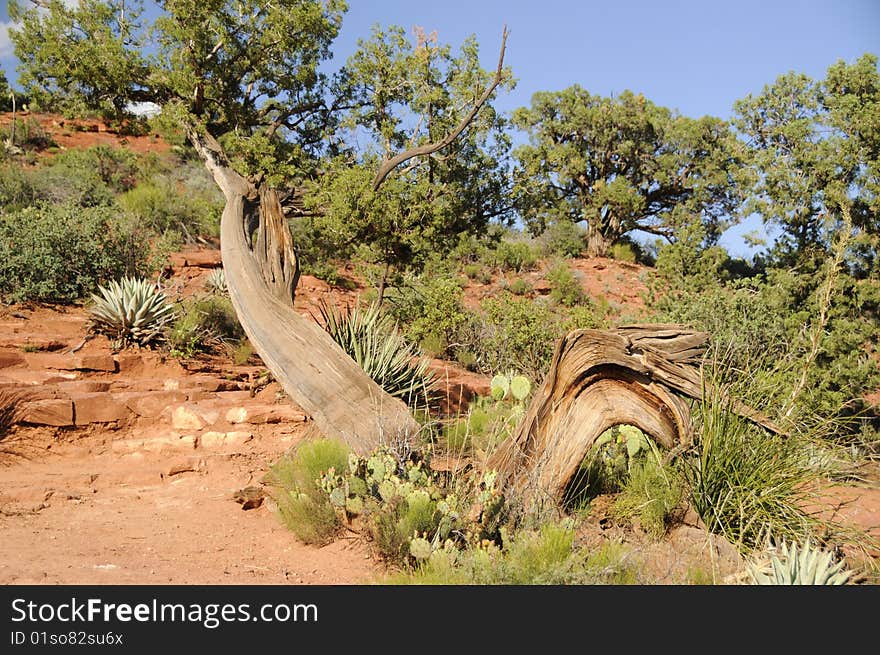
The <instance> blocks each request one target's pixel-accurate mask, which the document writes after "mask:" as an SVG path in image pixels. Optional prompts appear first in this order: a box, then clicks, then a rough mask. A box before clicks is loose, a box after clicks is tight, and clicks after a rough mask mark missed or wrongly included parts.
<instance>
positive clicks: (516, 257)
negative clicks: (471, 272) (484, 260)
mask: <svg viewBox="0 0 880 655" xmlns="http://www.w3.org/2000/svg"><path fill="white" fill-rule="evenodd" d="M490 259H491V262H492V264H493V265H494V266H497V267H498V268H500V269H501V270H503V271H515V272H517V273H522V272H523V271H530V270H532V269H533V268H535V265H536V264H537V263H538V254H537V253H536V252H535V249H534V248H532V246H531V244H529V243H528V242H526V241H507V240H505V241H502V242H501V243H499V244H498V247H497V248H496V249H495V251H494V252H492V253H491V254H490Z"/></svg>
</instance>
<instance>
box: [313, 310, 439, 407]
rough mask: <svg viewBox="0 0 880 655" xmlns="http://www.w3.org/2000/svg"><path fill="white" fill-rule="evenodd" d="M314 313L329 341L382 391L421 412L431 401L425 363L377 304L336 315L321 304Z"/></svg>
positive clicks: (433, 389) (430, 376) (433, 386)
mask: <svg viewBox="0 0 880 655" xmlns="http://www.w3.org/2000/svg"><path fill="white" fill-rule="evenodd" d="M318 310H319V312H320V313H321V318H322V320H323V323H324V329H325V330H326V331H327V332H328V333H329V334H330V336H331V337H333V340H334V341H335V342H336V343H338V344H339V345H340V346H342V349H343V350H344V351H345V352H346V353H347V354H348V356H349V357H351V358H352V359H353V360H354V361H356V362H357V363H358V364H359V365H360V367H361V368H362V369H364V372H365V373H366V374H367V375H369V376H370V377H371V378H372V379H373V380H374V381H375V382H376V383H377V384H378V385H379V386H380V387H382V388H383V389H385V391H387V392H388V393H389V394H391V395H392V396H395V397H397V398H400V399H401V400H403V401H404V402H405V403H406V404H407V405H409V406H410V407H412V408H414V409H424V408H425V407H427V405H428V404H430V403H431V402H432V401H433V399H434V395H435V393H436V386H437V381H436V379H435V377H434V374H433V373H432V372H431V371H429V370H428V360H427V359H424V358H421V357H420V353H419V351H418V349H417V348H415V347H414V346H412V345H411V344H409V343H408V342H407V341H406V340H405V339H404V338H403V335H402V334H401V333H400V332H399V331H398V329H397V324H396V322H395V321H394V319H393V318H392V317H390V316H388V315H387V314H382V312H381V311H380V309H379V306H378V305H377V304H375V303H374V304H372V305H370V306H369V307H367V308H366V309H360V308H358V307H354V308H353V309H350V310H348V311H340V310H338V309H336V308H335V307H330V306H328V305H327V304H326V303H324V302H322V303H321V304H320V305H319V307H318Z"/></svg>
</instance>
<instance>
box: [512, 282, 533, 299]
mask: <svg viewBox="0 0 880 655" xmlns="http://www.w3.org/2000/svg"><path fill="white" fill-rule="evenodd" d="M507 290H508V291H510V293H512V294H513V295H515V296H525V295H528V294H530V293H531V292H532V285H531V284H529V282H528V280H524V279H522V278H517V279H515V280H514V281H513V282H511V283H510V285H508V287H507Z"/></svg>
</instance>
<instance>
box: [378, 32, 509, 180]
mask: <svg viewBox="0 0 880 655" xmlns="http://www.w3.org/2000/svg"><path fill="white" fill-rule="evenodd" d="M507 34H508V32H507V26H506V25H505V26H504V31H503V32H502V34H501V53H500V54H499V56H498V68H497V69H496V70H495V77H494V79H493V80H492V83H491V84H489V86H488V87H486V90H485V91H483V94H482V95H481V96H480V97H479V99H477V102H476V103H474V106H473V107H471V110H470V112H468V114H467V116H465V117H464V118H463V119H462V120H461V122H459V124H458V125H456V126H455V128H454V129H453V130H452V131H451V132H449V134H447V135H446V136H445V137H443V138H442V139H441V140H440V141H437V142H435V143H426V144H425V145H423V146H418V147H416V148H410V149H409V150H404V151H403V152H401V153H399V154H397V155H395V156H394V157H391V158H390V159H386V160H385V161H383V162H382V165H381V166H380V167H379V172H377V173H376V177H374V178H373V190H374V191H377V190H378V189H379V187H380V186H382V183H383V182H384V181H385V179H386V178H387V177H388V176H389V175H390V174H391V171H393V170H394V169H395V168H397V167H398V166H400V165H401V164H402V163H403V162H405V161H408V160H410V159H412V158H413V157H419V156H423V155H430V154H431V153H434V152H437V151H438V150H440V149H441V148H445V147H446V146H448V145H449V144H450V143H452V142H453V141H455V140H456V139H457V138H458V137H459V135H460V134H461V133H462V132H464V130H465V128H466V127H467V126H468V125H470V123H471V122H472V121H473V120H474V117H475V116H476V115H477V112H478V111H480V109H481V108H482V106H483V105H484V104H486V101H487V100H488V99H489V96H491V95H492V93H493V92H494V91H495V89H496V88H498V85H499V84H501V80H502V79H503V78H504V75H503V70H502V69H503V67H504V51H505V49H506V47H507Z"/></svg>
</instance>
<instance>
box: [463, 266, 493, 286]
mask: <svg viewBox="0 0 880 655" xmlns="http://www.w3.org/2000/svg"><path fill="white" fill-rule="evenodd" d="M462 272H463V273H464V274H465V275H467V277H468V279H470V280H473V281H474V282H479V283H480V284H489V283H491V282H492V273H490V272H489V271H488V270H486V267H485V266H483V265H482V264H465V266H464V268H463V269H462Z"/></svg>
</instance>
